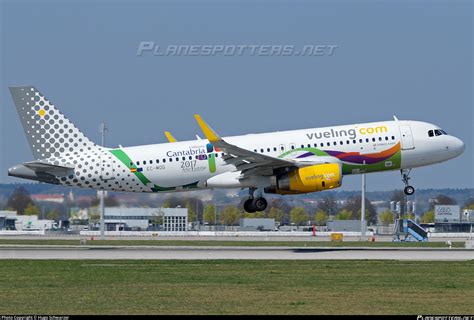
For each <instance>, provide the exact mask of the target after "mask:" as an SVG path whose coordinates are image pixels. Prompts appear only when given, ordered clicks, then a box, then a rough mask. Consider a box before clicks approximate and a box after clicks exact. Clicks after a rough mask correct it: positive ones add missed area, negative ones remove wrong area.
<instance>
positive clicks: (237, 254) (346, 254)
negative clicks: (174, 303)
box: [0, 245, 474, 261]
mask: <svg viewBox="0 0 474 320" xmlns="http://www.w3.org/2000/svg"><path fill="white" fill-rule="evenodd" d="M5 259H27V260H39V259H41V260H43V259H45V260H53V259H58V260H90V259H99V260H145V259H147V260H214V259H216V260H219V259H230V260H412V261H420V260H431V261H465V260H474V250H472V249H454V248H453V249H445V248H367V247H357V248H354V247H339V248H330V247H326V248H325V247H321V248H305V247H301V248H294V247H238V246H235V247H234V246H233V247H191V246H189V247H188V246H185V247H183V246H178V247H174V246H173V247H172V246H170V247H161V246H160V247H158V246H156V247H153V246H145V247H144V246H99V245H97V246H54V245H51V246H45V245H40V246H31V245H28V246H27V245H24V246H21V245H2V246H1V247H0V260H5Z"/></svg>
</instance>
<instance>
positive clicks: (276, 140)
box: [60, 121, 464, 192]
mask: <svg viewBox="0 0 474 320" xmlns="http://www.w3.org/2000/svg"><path fill="white" fill-rule="evenodd" d="M430 130H432V132H433V136H429V131H430ZM434 130H438V132H443V131H442V130H440V129H439V128H438V127H437V126H436V125H433V124H429V123H425V122H418V121H384V122H372V123H363V124H354V125H345V126H335V127H325V128H314V129H304V130H293V131H281V132H272V133H261V134H247V135H242V136H233V137H224V139H225V141H227V142H228V143H231V144H233V145H236V146H238V147H240V148H244V149H248V150H251V151H254V152H258V153H262V154H265V155H269V156H272V157H280V158H291V159H296V160H302V161H303V160H304V159H305V158H308V157H309V158H314V157H319V156H330V157H336V158H337V159H339V160H340V161H341V164H342V171H343V174H357V173H361V172H378V171H386V170H399V169H407V168H414V167H420V166H426V165H431V164H435V163H438V162H442V161H446V160H448V159H451V158H454V157H456V156H458V155H459V154H460V153H462V151H463V150H464V144H463V142H462V141H461V140H459V139H458V138H456V137H453V136H450V135H447V134H444V132H443V134H439V135H436V134H434ZM97 156H99V157H97ZM95 160H96V161H95ZM74 161H75V163H74V165H75V166H76V168H78V169H76V172H75V174H74V175H71V176H69V177H62V178H60V183H61V184H64V185H75V186H79V187H89V188H104V189H107V190H113V191H129V192H130V191H131V192H172V191H185V190H196V189H202V188H205V187H206V186H209V185H208V184H206V183H205V182H206V181H208V180H209V179H211V178H213V177H216V176H217V175H220V174H222V173H226V172H233V171H235V167H234V166H233V165H228V164H226V163H225V162H224V161H223V159H222V151H220V150H214V149H213V148H212V145H210V144H209V142H208V140H204V139H203V140H191V141H182V142H173V143H163V144H154V145H143V146H136V147H124V148H119V149H101V150H100V152H98V153H95V154H87V153H85V154H83V155H81V157H80V158H79V159H75V160H74ZM99 161H100V163H101V164H100V165H98V162H99ZM94 163H95V164H96V165H97V166H94V165H92V164H94ZM83 168H84V169H83ZM237 174H238V173H237ZM232 181H234V180H232ZM235 181H237V180H235ZM218 186H222V187H234V188H235V187H242V186H241V185H239V184H238V182H235V183H232V182H230V183H227V184H226V183H223V184H219V185H218ZM210 187H213V185H210ZM246 187H247V186H246Z"/></svg>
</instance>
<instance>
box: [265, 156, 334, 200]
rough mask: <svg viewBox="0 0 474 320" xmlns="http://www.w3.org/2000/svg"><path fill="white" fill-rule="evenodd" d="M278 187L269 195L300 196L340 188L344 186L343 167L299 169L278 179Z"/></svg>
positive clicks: (329, 165)
mask: <svg viewBox="0 0 474 320" xmlns="http://www.w3.org/2000/svg"><path fill="white" fill-rule="evenodd" d="M276 182H277V183H276V186H274V187H270V188H266V190H265V191H266V192H268V193H277V194H298V193H309V192H316V191H322V190H326V189H334V188H338V187H340V186H341V184H342V171H341V166H340V165H339V164H337V163H329V164H318V165H314V166H308V167H303V168H298V169H296V170H294V171H291V172H289V173H285V174H283V175H281V176H279V177H277V181H276Z"/></svg>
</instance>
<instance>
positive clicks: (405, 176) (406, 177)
mask: <svg viewBox="0 0 474 320" xmlns="http://www.w3.org/2000/svg"><path fill="white" fill-rule="evenodd" d="M400 173H401V174H402V181H403V183H404V184H405V189H403V192H404V193H405V194H406V195H407V196H411V195H412V194H414V193H415V188H413V187H412V186H410V185H409V184H408V183H409V182H410V173H411V169H402V170H400Z"/></svg>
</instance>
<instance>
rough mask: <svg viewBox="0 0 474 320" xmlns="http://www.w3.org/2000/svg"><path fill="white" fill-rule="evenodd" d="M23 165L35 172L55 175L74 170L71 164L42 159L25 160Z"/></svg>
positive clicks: (65, 173) (63, 174) (64, 174)
mask: <svg viewBox="0 0 474 320" xmlns="http://www.w3.org/2000/svg"><path fill="white" fill-rule="evenodd" d="M23 165H24V166H25V167H27V168H30V169H31V170H33V171H35V172H42V173H48V174H52V175H55V176H67V175H68V174H70V173H73V172H74V166H72V165H64V166H60V165H55V164H51V163H47V162H42V161H31V162H25V163H23Z"/></svg>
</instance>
